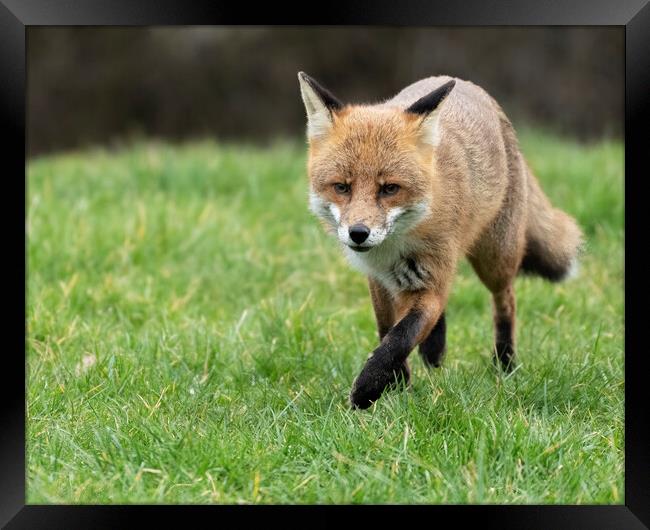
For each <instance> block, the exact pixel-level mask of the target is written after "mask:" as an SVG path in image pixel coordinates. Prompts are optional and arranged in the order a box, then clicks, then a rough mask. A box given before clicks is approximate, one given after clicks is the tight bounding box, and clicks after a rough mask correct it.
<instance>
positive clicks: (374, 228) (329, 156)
mask: <svg viewBox="0 0 650 530" xmlns="http://www.w3.org/2000/svg"><path fill="white" fill-rule="evenodd" d="M298 80H299V82H300V91H301V94H302V99H303V102H304V104H305V108H306V110H307V137H308V140H309V160H308V172H309V177H310V208H311V210H312V211H313V212H314V213H315V214H316V215H317V216H318V217H319V218H320V219H321V220H322V221H323V223H324V224H325V226H326V227H327V228H328V229H329V230H330V231H332V232H334V233H336V235H337V236H338V239H339V241H340V242H341V243H342V244H344V245H347V246H348V247H349V248H351V249H352V250H354V251H356V252H368V251H370V250H372V249H373V248H375V247H378V246H379V245H381V244H382V243H383V242H384V241H387V240H389V239H391V238H392V237H395V236H396V235H399V234H403V233H406V232H408V231H409V230H411V229H413V228H414V227H416V226H417V225H418V224H419V223H420V222H422V220H423V219H424V218H425V217H426V216H427V215H428V214H429V213H430V210H431V200H432V198H433V197H435V193H436V190H435V187H436V180H435V175H432V174H431V172H432V171H434V164H433V163H432V157H433V156H435V153H434V152H435V147H436V146H437V145H438V142H439V138H440V134H439V123H438V122H439V105H440V103H441V102H442V101H443V99H444V98H445V97H446V96H447V94H449V92H450V91H451V89H452V88H453V86H454V84H455V81H453V80H452V81H449V82H448V83H445V84H444V85H442V86H441V87H439V88H438V89H436V90H434V91H433V92H431V93H429V94H428V95H426V96H424V97H423V98H421V99H419V100H418V101H416V102H415V103H413V104H412V105H411V106H410V107H408V108H407V109H402V108H399V107H391V106H387V105H386V106H385V105H374V106H368V105H344V104H343V103H341V102H340V101H339V100H338V99H337V98H336V97H335V96H334V95H333V94H332V93H331V92H330V91H329V90H327V89H326V88H324V87H322V86H321V85H320V84H319V83H317V82H316V81H315V80H314V79H312V78H311V77H309V76H308V75H307V74H305V73H303V72H300V73H299V74H298Z"/></svg>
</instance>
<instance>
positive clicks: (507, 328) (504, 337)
mask: <svg viewBox="0 0 650 530" xmlns="http://www.w3.org/2000/svg"><path fill="white" fill-rule="evenodd" d="M512 328H513V322H512V320H510V319H508V318H503V319H500V320H498V321H497V322H496V324H495V331H496V344H495V350H494V360H495V362H500V363H501V366H502V367H503V369H504V370H505V371H506V372H511V371H512V369H513V368H514V367H515V366H516V364H515V345H514V340H513V339H514V329H512Z"/></svg>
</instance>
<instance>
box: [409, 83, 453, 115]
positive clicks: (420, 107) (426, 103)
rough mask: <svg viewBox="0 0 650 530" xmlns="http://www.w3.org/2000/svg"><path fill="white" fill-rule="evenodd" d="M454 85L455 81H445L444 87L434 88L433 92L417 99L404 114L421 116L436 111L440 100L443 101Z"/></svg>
mask: <svg viewBox="0 0 650 530" xmlns="http://www.w3.org/2000/svg"><path fill="white" fill-rule="evenodd" d="M455 84H456V81H455V80H454V79H452V80H451V81H447V82H446V83H445V84H444V85H442V86H440V87H438V88H436V89H435V90H434V91H433V92H429V93H428V94H427V95H426V96H424V97H421V98H420V99H418V100H417V101H416V102H415V103H413V105H411V106H410V107H409V108H408V109H406V112H411V113H413V114H421V115H423V114H429V113H430V112H432V111H434V110H436V108H437V107H438V105H440V103H441V102H442V100H443V99H445V98H446V97H447V95H448V94H449V92H451V89H452V88H454V85H455Z"/></svg>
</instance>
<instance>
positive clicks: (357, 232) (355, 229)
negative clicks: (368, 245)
mask: <svg viewBox="0 0 650 530" xmlns="http://www.w3.org/2000/svg"><path fill="white" fill-rule="evenodd" d="M369 235H370V228H368V227H367V226H366V225H362V224H356V225H354V226H351V227H350V239H351V240H352V241H354V242H355V243H356V244H357V245H360V244H361V243H363V242H364V241H365V240H366V239H368V236H369Z"/></svg>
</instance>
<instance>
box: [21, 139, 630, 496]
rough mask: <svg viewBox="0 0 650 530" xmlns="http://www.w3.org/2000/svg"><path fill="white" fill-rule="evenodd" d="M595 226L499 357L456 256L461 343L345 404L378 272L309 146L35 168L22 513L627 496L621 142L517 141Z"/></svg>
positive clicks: (523, 292) (163, 149) (93, 156)
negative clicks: (361, 252)
mask: <svg viewBox="0 0 650 530" xmlns="http://www.w3.org/2000/svg"><path fill="white" fill-rule="evenodd" d="M521 136H522V147H523V150H524V153H525V154H526V156H527V157H528V159H529V162H530V164H531V166H532V167H533V169H534V170H535V171H536V173H537V174H538V176H539V179H540V181H541V183H542V186H543V188H544V189H545V190H546V192H547V194H548V195H549V196H550V198H551V199H552V201H553V202H554V203H555V204H556V205H557V206H558V207H562V208H564V209H565V210H566V211H568V212H569V213H571V214H572V215H575V216H576V217H577V218H578V220H579V222H580V223H581V225H582V227H583V228H584V230H585V232H586V235H587V240H588V242H587V252H586V254H585V256H584V258H583V261H582V267H581V274H580V276H579V277H578V278H577V279H575V280H572V281H570V282H568V283H564V284H559V285H553V284H549V283H546V282H544V281H542V280H540V279H537V278H521V279H519V280H518V281H517V287H516V289H517V295H518V331H517V332H518V337H519V349H518V351H519V358H520V360H521V367H520V368H519V369H518V370H517V371H516V372H515V373H514V374H513V375H511V376H509V377H504V376H500V375H498V374H497V372H496V371H495V370H494V369H493V367H492V364H491V361H490V357H489V351H490V347H491V344H492V328H491V322H492V317H491V312H490V307H491V306H490V297H489V294H488V292H487V290H486V289H485V288H484V287H483V286H482V285H481V284H480V282H479V281H478V279H477V278H476V276H475V275H474V274H473V272H472V271H471V269H470V268H469V266H468V265H467V264H466V263H465V262H463V264H462V265H461V268H460V271H459V275H458V277H457V279H456V282H455V284H454V289H453V293H452V296H451V300H450V303H449V307H448V311H447V314H448V353H447V358H446V362H445V365H444V367H443V368H442V369H438V370H434V371H431V372H428V371H427V370H426V369H425V368H424V366H423V364H422V362H421V360H420V359H419V358H418V357H417V355H416V354H414V355H413V356H412V357H411V366H412V369H413V387H412V389H411V390H410V391H404V392H397V393H391V394H387V395H385V396H384V397H383V398H382V399H381V400H380V401H379V402H378V403H377V404H375V405H374V406H373V407H372V408H371V409H369V410H368V411H363V412H359V411H356V412H355V411H352V410H350V409H349V407H348V403H347V396H348V392H349V389H350V385H351V383H352V380H353V378H354V377H355V376H356V375H357V373H358V372H359V370H360V368H361V367H362V365H363V363H364V361H365V359H366V357H367V354H368V353H369V352H370V351H371V350H372V349H373V347H374V346H375V344H376V339H375V337H376V333H375V328H374V317H373V314H372V308H371V304H370V299H369V295H368V293H367V287H366V283H365V278H364V277H363V276H362V275H361V274H359V273H357V272H354V271H352V270H351V269H350V268H349V267H348V266H347V264H346V263H345V261H344V258H343V257H342V255H341V254H340V253H339V251H338V249H337V247H336V244H335V242H334V241H333V240H330V239H329V238H328V237H327V236H326V235H325V234H324V233H323V231H322V229H321V228H320V226H319V225H318V223H317V221H316V220H315V219H314V218H313V217H311V215H310V214H309V213H308V211H307V204H306V193H307V183H306V176H305V171H304V166H305V156H304V155H305V153H304V147H303V146H302V145H292V144H281V145H277V146H275V147H273V148H270V149H266V150H264V149H254V148H249V147H242V146H221V145H217V144H214V143H209V142H203V143H194V144H187V145H183V146H175V147H173V146H169V145H161V144H146V145H145V144H139V145H136V146H133V147H130V148H128V149H123V150H119V151H117V152H107V151H102V150H96V151H89V152H80V153H70V154H66V155H62V156H55V157H47V158H40V159H37V160H33V161H31V162H30V163H29V167H28V274H29V277H28V314H27V318H28V335H29V336H28V350H27V353H28V357H27V362H28V433H27V440H28V447H27V456H28V484H27V500H28V502H29V503H149V502H154V503H155V502H164V503H608V504H609V503H618V504H622V503H623V502H624V491H623V456H624V454H623V446H624V443H623V442H624V441H623V432H624V429H623V427H624V415H623V413H624V410H623V392H624V380H623V329H624V323H623V147H622V145H621V143H618V142H604V143H600V144H597V145H591V146H584V145H580V144H576V143H571V142H568V141H565V140H560V139H555V138H553V137H550V136H547V135H544V134H541V133H536V132H534V131H527V132H524V134H522V135H521Z"/></svg>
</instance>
